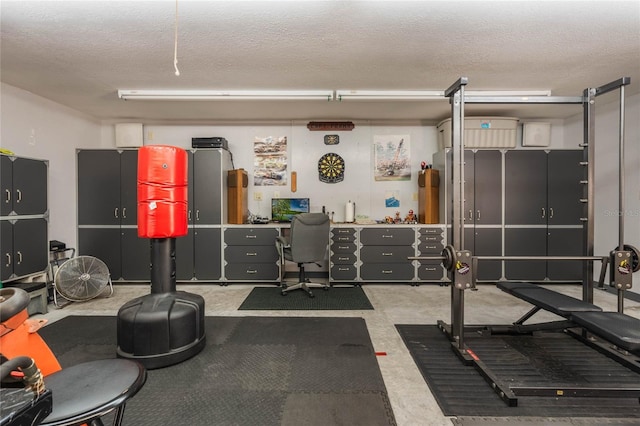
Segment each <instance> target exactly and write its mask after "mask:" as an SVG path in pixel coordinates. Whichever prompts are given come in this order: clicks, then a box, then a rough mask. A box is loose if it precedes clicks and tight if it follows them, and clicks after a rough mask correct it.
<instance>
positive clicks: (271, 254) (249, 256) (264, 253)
mask: <svg viewBox="0 0 640 426" xmlns="http://www.w3.org/2000/svg"><path fill="white" fill-rule="evenodd" d="M278 259H279V255H278V250H277V249H276V246H275V245H273V246H227V247H225V249H224V260H226V261H227V262H228V263H247V262H249V263H277V262H278Z"/></svg>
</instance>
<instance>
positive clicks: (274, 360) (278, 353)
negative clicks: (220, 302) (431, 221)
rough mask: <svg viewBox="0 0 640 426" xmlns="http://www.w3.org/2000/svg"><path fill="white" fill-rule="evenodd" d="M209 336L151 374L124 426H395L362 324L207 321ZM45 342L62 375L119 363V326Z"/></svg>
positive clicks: (89, 324) (111, 322)
mask: <svg viewBox="0 0 640 426" xmlns="http://www.w3.org/2000/svg"><path fill="white" fill-rule="evenodd" d="M205 330H206V335H207V344H206V346H205V348H204V349H203V350H202V352H200V353H199V354H198V355H196V356H194V357H193V358H191V359H188V360H186V361H184V362H182V363H180V364H177V365H174V366H171V367H167V368H160V369H156V370H150V371H148V377H147V382H146V383H145V385H144V387H143V388H142V389H141V390H140V392H139V393H138V394H137V395H136V396H135V397H134V398H132V399H131V400H130V401H128V402H127V407H126V410H125V413H124V423H123V424H124V425H125V426H127V425H136V426H139V425H141V426H145V425H149V426H151V425H154V426H155V425H159V424H162V425H180V424H189V425H202V426H210V425H247V426H249V425H250V426H255V425H265V426H266V425H322V426H325V425H327V424H344V425H347V424H349V425H351V424H367V425H395V424H396V423H395V418H394V415H393V411H392V409H391V405H390V403H389V399H388V397H387V393H386V388H385V386H384V382H383V380H382V374H381V373H380V369H379V367H378V361H377V359H376V356H375V352H374V350H373V345H372V343H371V339H370V337H369V333H368V331H367V328H366V324H365V322H364V320H363V319H362V318H284V317H283V318H279V317H207V318H206V319H205ZM40 335H41V336H42V337H43V338H44V339H45V341H46V342H47V344H48V345H49V346H50V347H51V349H52V350H53V352H54V353H55V354H56V356H57V357H58V359H59V360H60V363H61V364H62V366H63V368H64V367H67V366H70V365H74V364H77V363H80V362H85V361H89V360H92V359H100V358H113V357H115V355H116V352H115V349H116V344H117V336H116V318H115V317H79V316H75V317H67V318H64V319H62V320H60V321H58V322H55V323H53V324H50V325H48V326H46V327H44V328H43V329H42V330H40ZM360 418H361V419H365V421H366V423H358V422H354V421H353V420H354V419H360ZM104 420H105V424H107V422H108V421H110V417H109V416H106V418H105V419H104Z"/></svg>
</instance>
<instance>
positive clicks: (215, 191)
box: [193, 149, 223, 224]
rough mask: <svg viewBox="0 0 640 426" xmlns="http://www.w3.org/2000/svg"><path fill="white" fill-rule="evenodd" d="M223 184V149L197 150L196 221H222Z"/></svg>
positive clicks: (194, 201)
mask: <svg viewBox="0 0 640 426" xmlns="http://www.w3.org/2000/svg"><path fill="white" fill-rule="evenodd" d="M222 184H223V182H222V153H221V151H220V150H218V149H200V150H196V151H195V153H194V155H193V191H194V194H193V207H194V210H195V211H194V213H195V218H194V220H195V222H194V223H196V224H221V223H222Z"/></svg>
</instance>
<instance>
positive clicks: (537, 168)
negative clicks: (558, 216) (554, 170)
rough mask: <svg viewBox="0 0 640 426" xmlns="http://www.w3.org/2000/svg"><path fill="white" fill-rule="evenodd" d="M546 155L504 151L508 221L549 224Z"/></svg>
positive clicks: (506, 221)
mask: <svg viewBox="0 0 640 426" xmlns="http://www.w3.org/2000/svg"><path fill="white" fill-rule="evenodd" d="M547 216H548V212H547V154H546V153H545V152H544V151H534V150H515V151H508V152H507V153H506V154H505V223H506V224H507V225H546V224H547Z"/></svg>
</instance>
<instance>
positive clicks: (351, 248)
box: [331, 243, 357, 253]
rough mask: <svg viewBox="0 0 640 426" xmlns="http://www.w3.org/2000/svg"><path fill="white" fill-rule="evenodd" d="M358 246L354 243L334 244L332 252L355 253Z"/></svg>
mask: <svg viewBox="0 0 640 426" xmlns="http://www.w3.org/2000/svg"><path fill="white" fill-rule="evenodd" d="M356 248H357V247H356V245H355V244H354V243H332V244H331V251H332V252H333V253H355V252H356Z"/></svg>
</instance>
